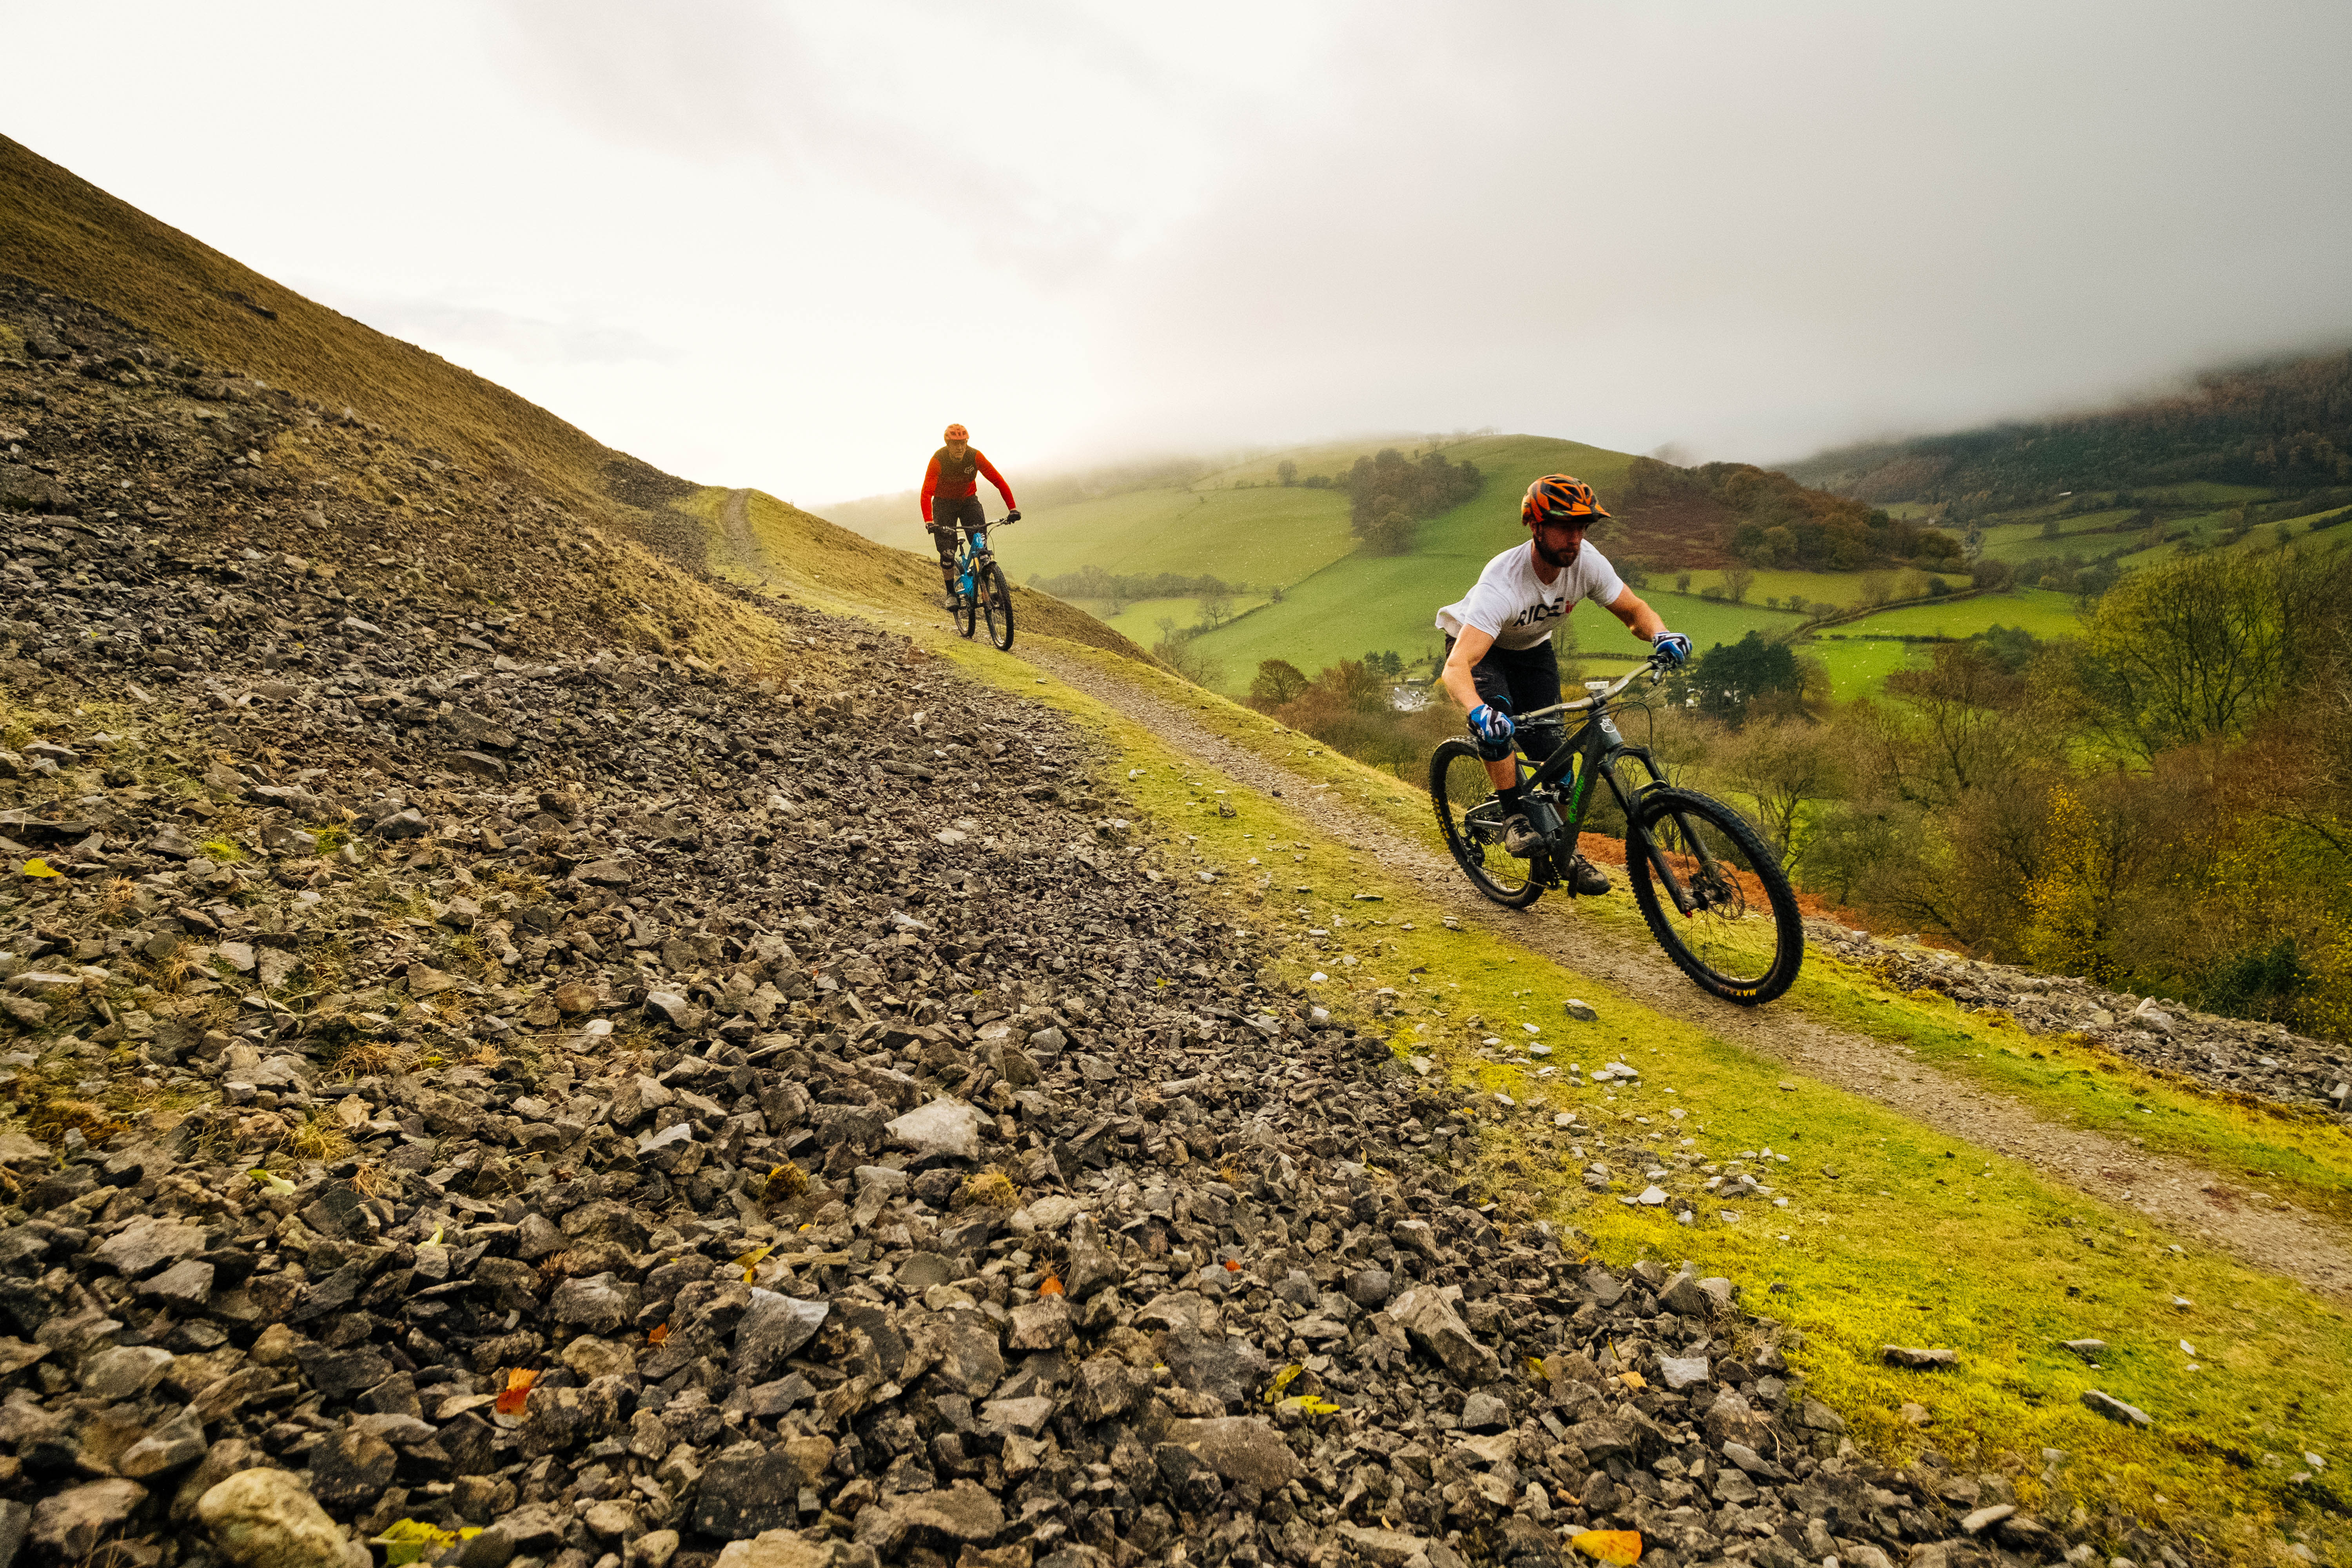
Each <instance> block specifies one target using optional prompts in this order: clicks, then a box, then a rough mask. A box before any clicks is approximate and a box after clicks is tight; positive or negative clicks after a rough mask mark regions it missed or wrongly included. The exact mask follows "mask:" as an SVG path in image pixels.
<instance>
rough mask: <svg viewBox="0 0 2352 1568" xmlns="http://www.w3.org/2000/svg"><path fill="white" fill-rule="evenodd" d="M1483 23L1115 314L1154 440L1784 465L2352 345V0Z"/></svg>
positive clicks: (1188, 236)
mask: <svg viewBox="0 0 2352 1568" xmlns="http://www.w3.org/2000/svg"><path fill="white" fill-rule="evenodd" d="M1457 15H1458V14H1457ZM1479 15H1480V16H1482V18H1484V20H1485V22H1486V26H1481V27H1480V28H1478V29H1477V30H1476V33H1475V36H1472V35H1469V34H1467V33H1465V32H1463V31H1460V30H1453V31H1433V30H1429V29H1425V28H1419V27H1407V26H1403V25H1402V24H1403V21H1404V16H1403V14H1401V13H1390V14H1389V17H1388V19H1389V22H1390V25H1389V26H1380V25H1377V24H1374V25H1368V26H1365V27H1364V28H1362V29H1360V33H1361V34H1362V35H1363V37H1364V39H1365V41H1364V42H1362V43H1361V44H1360V46H1359V51H1358V54H1357V58H1356V59H1355V61H1354V62H1353V64H1352V69H1353V70H1354V73H1355V74H1356V75H1357V77H1358V78H1359V79H1360V80H1361V81H1362V83H1363V84H1364V85H1363V91H1362V93H1361V95H1360V98H1359V99H1358V100H1357V101H1356V102H1355V103H1354V104H1353V106H1352V107H1351V109H1350V110H1349V112H1348V113H1346V114H1345V115H1343V116H1342V117H1341V118H1340V119H1339V121H1335V122H1332V123H1328V124H1326V125H1323V126H1320V127H1316V128H1312V129H1310V130H1308V131H1307V132H1303V133H1302V134H1300V135H1298V136H1297V137H1296V138H1295V139H1294V140H1292V141H1291V142H1287V143H1286V144H1283V145H1275V146H1268V147H1266V148H1265V149H1264V152H1263V156H1262V157H1261V159H1260V161H1259V163H1258V166H1257V174H1256V177H1255V179H1254V180H1251V181H1249V182H1247V183H1246V184H1240V185H1237V186H1236V187H1235V188H1234V189H1233V190H1232V191H1230V192H1228V193H1227V196H1226V199H1225V200H1224V201H1223V202H1222V203H1221V204H1219V205H1217V206H1216V207H1215V208H1214V209H1213V210H1212V211H1210V212H1209V213H1207V214H1205V215H1203V216H1202V218H1201V219H1200V220H1199V221H1198V222H1197V223H1196V224H1195V225H1193V226H1192V227H1191V228H1190V229H1189V230H1188V231H1187V232H1185V233H1182V234H1181V235H1179V236H1176V237H1173V238H1172V239H1171V242H1170V243H1169V244H1168V245H1167V246H1166V247H1164V248H1163V249H1162V251H1161V252H1160V253H1159V254H1158V255H1156V256H1154V257H1153V258H1150V261H1149V262H1148V263H1147V264H1146V265H1144V266H1142V267H1139V268H1136V269H1134V271H1133V272H1132V274H1131V275H1129V276H1128V277H1126V278H1123V279H1121V280H1120V284H1121V286H1119V287H1117V288H1114V289H1109V290H1107V291H1106V294H1105V296H1104V297H1103V298H1102V299H1101V300H1099V301H1097V308H1098V310H1099V321H1100V327H1101V331H1102V332H1103V334H1104V337H1105V339H1106V340H1107V342H1106V346H1105V348H1104V350H1103V352H1102V354H1101V359H1102V361H1103V363H1104V366H1105V377H1106V380H1107V381H1109V382H1111V383H1112V384H1126V385H1128V386H1129V387H1130V388H1143V387H1150V388H1151V389H1153V390H1152V394H1151V395H1150V396H1149V401H1148V403H1147V404H1146V405H1145V406H1142V407H1140V408H1138V409H1137V410H1136V411H1135V419H1134V423H1135V425H1136V426H1139V427H1147V426H1148V427H1151V428H1156V429H1161V430H1165V429H1167V428H1168V427H1169V426H1170V425H1171V422H1175V423H1181V424H1182V425H1184V426H1188V427H1189V428H1191V429H1192V430H1193V431H1194V432H1195V433H1196V434H1197V435H1198V436H1199V437H1201V438H1203V439H1208V438H1216V437H1227V438H1230V437H1236V436H1241V435H1244V434H1246V433H1247V432H1248V431H1249V430H1250V429H1252V428H1255V429H1258V430H1265V429H1267V428H1269V427H1296V422H1297V420H1298V419H1299V417H1300V415H1301V410H1302V407H1303V405H1307V403H1308V402H1309V401H1310V400H1311V402H1312V405H1313V407H1314V410H1315V414H1316V415H1317V416H1318V423H1319V424H1323V425H1326V426H1349V425H1374V426H1378V425H1396V426H1431V425H1453V424H1457V423H1465V422H1467V423H1471V424H1484V423H1495V424H1499V425H1502V426H1505V427H1507V428H1526V429H1537V430H1544V431H1549V432H1555V433H1559V434H1563V435H1574V436H1577V437H1582V438H1586V439H1593V440H1604V441H1608V442H1611V443H1612V444H1616V445H1620V446H1625V447H1633V449H1635V450H1640V449H1644V448H1646V447H1652V446H1654V445H1655V444H1656V443H1657V442H1658V441H1660V440H1662V439H1665V438H1669V437H1671V438H1675V439H1678V440H1681V441H1683V442H1685V444H1686V445H1688V446H1690V447H1695V448H1696V449H1698V450H1700V451H1703V452H1705V453H1706V455H1708V456H1738V457H1743V458H1765V459H1770V458H1786V457H1790V456H1793V455H1796V454H1797V453H1799V452H1801V451H1802V450H1804V449H1807V448H1810V447H1812V446H1815V445H1818V444H1821V443H1823V442H1828V441H1833V440H1838V439H1842V438H1845V437H1850V436H1853V435H1856V434H1861V433H1864V432H1874V431H1879V430H1885V429H1887V428H1889V427H1892V426H1915V427H1916V426H1942V425H1948V424H1955V423H1962V422H1968V421H1972V420H1978V419H1983V418H1988V417H1998V416H2003V415H2008V414H2012V413H2020V412H2028V411H2032V410H2035V409H2039V408H2043V407H2048V406H2051V405H2060V404H2070V403H2078V402H2081V401H2084V400H2098V399H2101V398H2104V397H2105V396H2107V395H2112V394H2116V393H2118V392H2121V391H2124V390H2126V389H2132V388H2137V387H2138V386H2141V385H2143V384H2147V382H2148V381H2150V380H2151V379H2154V378H2157V377H2159V376H2161V375H2163V374H2167V373H2168V372H2174V371H2178V370H2179V369H2181V368H2183V367H2184V366H2188V365H2192V364H2196V363H2208V362H2210V361H2211V360H2212V359H2214V358H2216V357H2234V356H2236V355H2239V354H2242V353H2247V352H2251V351H2259V350H2264V349H2273V348H2286V347H2294V346H2299V345H2303V344H2307V343H2310V342H2318V341H2326V340H2330V339H2334V338H2336V337H2338V336H2340V335H2341V334H2343V333H2345V332H2346V331H2347V329H2352V243H2347V242H2352V203H2347V202H2345V201H2344V200H2343V199H2342V196H2343V194H2344V192H2345V191H2346V189H2347V184H2352V182H2348V181H2347V175H2352V106H2347V103H2346V101H2345V100H2344V98H2343V95H2342V94H2341V93H2340V92H2338V91H2336V90H2335V89H2332V88H2331V87H2330V86H2329V81H2330V79H2332V77H2333V75H2334V74H2335V62H2337V61H2340V60H2341V59H2343V58H2347V54H2352V50H2347V45H2352V11H2347V10H2346V9H2344V8H2342V7H2340V6H2333V7H2321V6H2293V7H2288V6H2273V7H2255V8H2252V9H2251V10H2247V9H2232V10H2231V12H2229V13H2228V14H2227V16H2226V17H2221V16H2209V15H2208V14H2207V13H2206V12H2204V11H2201V10H2195V9H2190V8H2186V7H2164V6H2158V7H2148V6H2143V5H2135V6H2130V7H2123V6H2072V7H2061V8H2051V7H2046V6H2034V7H2013V8H2009V9H2003V8H2000V7H1991V8H1986V7H1970V8H1969V9H1968V10H1967V11H1966V12H1964V13H1963V12H1960V11H1957V10H1945V11H1937V12H1933V13H1930V12H1928V11H1927V10H1926V9H1925V8H1896V9H1886V8H1880V9H1878V10H1875V11H1864V12H1855V11H1851V10H1847V9H1843V8H1824V7H1806V8H1790V7H1778V8H1773V9H1772V10H1770V11H1769V12H1760V11H1755V12H1738V11H1733V10H1730V9H1727V8H1724V9H1699V8H1677V9H1675V10H1673V11H1671V12H1668V11H1663V10H1660V9H1658V8H1654V7H1653V8H1648V9H1647V10H1644V11H1640V12H1633V11H1614V10H1602V9H1598V8H1575V9H1566V8H1555V7H1540V8H1537V7H1528V8H1521V9H1515V10H1511V11H1509V12H1508V13H1507V15H1505V16H1498V14H1497V13H1495V12H1491V11H1489V12H1481V13H1480V14H1479ZM1498 34H1501V35H1504V36H1507V37H1510V38H1511V39H1512V40H1513V47H1510V48H1509V49H1507V50H1496V48H1495V47H1494V42H1495V38H1496V36H1497V35H1498ZM1147 366H1148V367H1149V374H1145V370H1144V367H1147ZM1242 367H1246V370H1245V371H1244V369H1243V368H1242ZM1122 372H1124V373H1125V374H1121V373H1122ZM1130 395H1137V394H1135V393H1134V392H1130Z"/></svg>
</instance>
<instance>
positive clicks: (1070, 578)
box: [1029, 566, 1248, 615]
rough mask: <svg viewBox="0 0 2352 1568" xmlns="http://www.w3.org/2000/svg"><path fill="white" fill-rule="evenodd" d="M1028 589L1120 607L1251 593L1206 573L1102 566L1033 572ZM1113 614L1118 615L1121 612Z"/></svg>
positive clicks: (1246, 586)
mask: <svg viewBox="0 0 2352 1568" xmlns="http://www.w3.org/2000/svg"><path fill="white" fill-rule="evenodd" d="M1029 586H1030V587H1032V588H1035V589H1037V590H1039V591H1040V592H1042V593H1047V594H1051V595H1054V597H1055V598H1057V599H1108V600H1110V601H1111V602H1112V603H1113V604H1115V605H1118V606H1120V607H1121V608H1124V607H1125V606H1126V605H1131V604H1134V603H1136V602H1137V601H1139V600H1142V599H1211V598H1227V599H1230V598H1233V597H1234V596H1235V595H1240V594H1244V593H1246V592H1247V591H1248V584H1244V583H1228V582H1225V581H1224V580H1223V579H1222V578H1218V577H1212V576H1209V575H1207V574H1202V575H1199V576H1186V575H1185V574H1182V573H1181V572H1150V573H1128V574H1119V573H1112V572H1106V571H1104V570H1103V569H1102V568H1101V567H1099V566H1081V567H1079V568H1078V569H1077V570H1076V571H1075V572H1065V573H1063V574H1061V575H1060V576H1058V577H1047V576H1045V575H1043V574H1038V573H1034V572H1033V573H1031V574H1030V576H1029ZM1111 613H1112V614H1114V615H1116V614H1118V611H1117V610H1113V611H1112V612H1111Z"/></svg>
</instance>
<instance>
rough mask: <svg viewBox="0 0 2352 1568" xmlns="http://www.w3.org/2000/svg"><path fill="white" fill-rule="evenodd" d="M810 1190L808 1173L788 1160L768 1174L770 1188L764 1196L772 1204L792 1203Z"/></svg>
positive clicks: (768, 1187)
mask: <svg viewBox="0 0 2352 1568" xmlns="http://www.w3.org/2000/svg"><path fill="white" fill-rule="evenodd" d="M808 1189H809V1179H808V1173H807V1172H806V1171H803V1170H802V1169H801V1168H800V1167H799V1166H798V1165H795V1164H793V1163H792V1162H791V1161H790V1160H787V1161H785V1162H784V1163H782V1164H781V1165H779V1166H777V1167H776V1168H775V1169H774V1170H772V1171H771V1172H769V1173H768V1186H767V1191H766V1192H765V1194H763V1196H764V1198H765V1200H766V1201H767V1202H768V1203H771V1204H781V1203H790V1202H791V1201H792V1200H793V1199H794V1198H796V1197H799V1196H800V1195H801V1194H803V1193H805V1192H807V1191H808Z"/></svg>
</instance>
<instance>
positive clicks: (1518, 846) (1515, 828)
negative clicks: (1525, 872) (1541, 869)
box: [1503, 812, 1544, 860]
mask: <svg viewBox="0 0 2352 1568" xmlns="http://www.w3.org/2000/svg"><path fill="white" fill-rule="evenodd" d="M1503 847H1504V849H1505V850H1507V852H1508V853H1510V854H1511V855H1513V856H1515V857H1517V858H1519V859H1521V860H1530V859H1533V858H1535V857H1536V856H1537V855H1538V854H1540V853H1542V851H1543V847H1544V837H1543V835H1542V834H1540V833H1538V832H1537V831H1536V830H1535V826H1534V824H1532V823H1530V822H1529V821H1528V818H1527V814H1526V813H1524V812H1522V813H1520V814H1519V815H1518V816H1514V817H1512V818H1510V819H1509V820H1508V821H1507V822H1505V823H1504V824H1503Z"/></svg>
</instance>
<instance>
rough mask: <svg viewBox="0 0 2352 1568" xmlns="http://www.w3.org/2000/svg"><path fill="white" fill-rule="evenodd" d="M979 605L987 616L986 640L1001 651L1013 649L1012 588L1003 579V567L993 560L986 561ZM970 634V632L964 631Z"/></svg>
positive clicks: (1007, 651)
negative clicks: (986, 567)
mask: <svg viewBox="0 0 2352 1568" xmlns="http://www.w3.org/2000/svg"><path fill="white" fill-rule="evenodd" d="M979 588H980V607H981V611H982V614H983V615H985V616H987V617H988V640H989V641H990V642H992V643H994V644H995V645H996V646H997V647H998V649H999V650H1000V651H1002V652H1005V653H1010V652H1012V651H1013V589H1012V587H1011V585H1010V584H1007V583H1006V582H1005V581H1004V571H1003V568H1002V567H1000V566H998V565H997V564H996V563H995V562H993V561H992V562H990V563H988V569H987V571H986V572H984V573H983V574H982V575H981V579H980V583H979ZM965 635H966V636H970V635H971V634H970V633H966V634H965Z"/></svg>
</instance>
